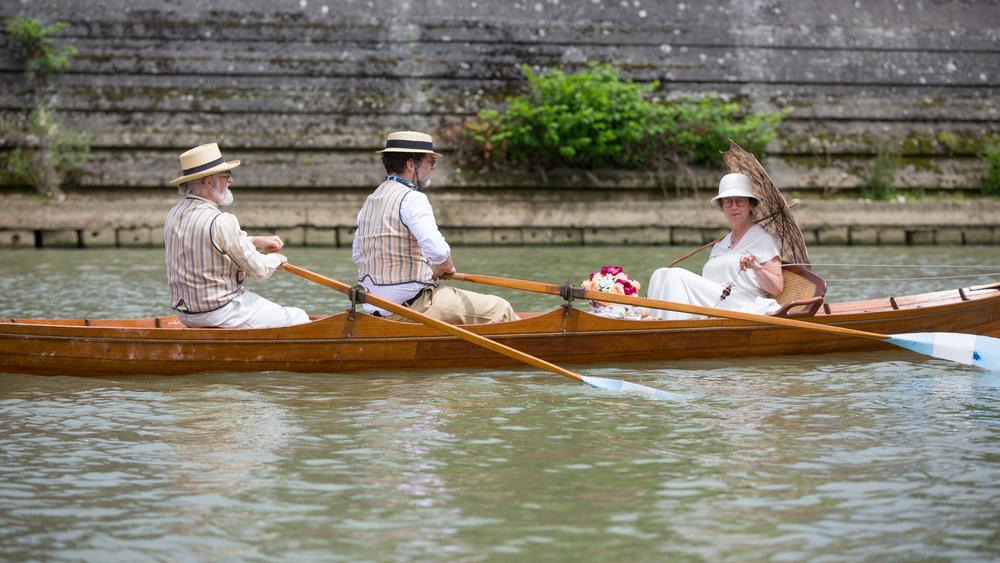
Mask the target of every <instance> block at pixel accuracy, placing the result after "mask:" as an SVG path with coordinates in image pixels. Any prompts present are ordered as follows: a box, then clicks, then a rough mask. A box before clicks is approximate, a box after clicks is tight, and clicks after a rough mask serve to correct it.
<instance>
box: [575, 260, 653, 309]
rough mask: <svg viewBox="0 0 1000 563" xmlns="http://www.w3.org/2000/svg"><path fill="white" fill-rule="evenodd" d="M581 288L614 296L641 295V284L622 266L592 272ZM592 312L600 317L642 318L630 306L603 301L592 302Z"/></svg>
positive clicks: (605, 267)
mask: <svg viewBox="0 0 1000 563" xmlns="http://www.w3.org/2000/svg"><path fill="white" fill-rule="evenodd" d="M580 287H582V288H583V289H586V290H587V291H599V292H601V293H609V294H612V295H639V288H640V287H641V286H640V285H639V282H637V281H635V280H633V279H632V278H630V277H629V275H628V274H626V273H625V272H624V271H623V270H622V268H621V266H604V267H602V268H601V269H600V271H597V272H591V273H590V277H589V278H587V279H586V280H584V281H583V283H581V284H580ZM590 307H591V310H592V311H593V312H594V313H595V314H598V315H602V316H605V317H615V318H620V319H624V318H640V317H641V315H640V314H639V313H638V311H636V310H635V308H634V307H630V306H629V305H618V304H612V303H605V302H603V301H594V300H592V301H591V302H590Z"/></svg>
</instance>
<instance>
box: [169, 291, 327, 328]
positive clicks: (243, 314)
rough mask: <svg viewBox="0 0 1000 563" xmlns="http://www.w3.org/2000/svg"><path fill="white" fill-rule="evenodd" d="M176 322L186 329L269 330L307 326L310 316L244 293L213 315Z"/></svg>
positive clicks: (180, 315)
mask: <svg viewBox="0 0 1000 563" xmlns="http://www.w3.org/2000/svg"><path fill="white" fill-rule="evenodd" d="M177 318H178V319H180V321H181V322H182V323H184V326H186V327H189V328H272V327H279V326H289V325H298V324H303V323H307V322H309V315H307V314H306V312H305V311H303V310H302V309H299V308H298V307H282V306H281V305H278V304H277V303H274V302H273V301H268V300H267V299H264V298H263V297H261V296H259V295H257V294H256V293H254V292H252V291H244V292H243V293H241V294H240V295H238V296H237V297H236V298H235V299H233V300H232V301H230V302H229V303H227V304H226V305H225V306H223V307H220V308H218V309H216V310H214V311H209V312H207V313H197V314H193V315H191V314H187V313H182V312H180V311H178V312H177Z"/></svg>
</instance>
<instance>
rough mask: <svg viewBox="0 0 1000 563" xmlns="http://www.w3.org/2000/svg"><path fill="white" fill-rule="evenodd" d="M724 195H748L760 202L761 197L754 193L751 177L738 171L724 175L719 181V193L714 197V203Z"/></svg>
mask: <svg viewBox="0 0 1000 563" xmlns="http://www.w3.org/2000/svg"><path fill="white" fill-rule="evenodd" d="M724 197H748V198H750V199H752V200H754V201H756V202H758V203H759V202H760V199H758V198H757V196H755V195H753V182H751V181H750V177H749V176H747V175H746V174H740V173H738V172H737V173H733V174H726V175H725V176H723V177H722V180H720V181H719V195H717V196H715V197H713V198H712V203H717V202H718V201H719V200H720V199H722V198H724Z"/></svg>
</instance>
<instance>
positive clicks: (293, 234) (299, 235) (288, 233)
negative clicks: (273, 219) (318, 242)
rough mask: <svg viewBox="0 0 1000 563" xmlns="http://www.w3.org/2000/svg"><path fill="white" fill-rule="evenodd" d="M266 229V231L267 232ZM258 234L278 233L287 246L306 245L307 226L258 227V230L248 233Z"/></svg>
mask: <svg viewBox="0 0 1000 563" xmlns="http://www.w3.org/2000/svg"><path fill="white" fill-rule="evenodd" d="M265 231H266V232H265ZM248 234H250V235H256V236H266V235H278V236H279V237H281V241H282V242H284V243H285V246H305V245H306V229H305V227H288V228H284V229H258V230H256V232H253V233H248Z"/></svg>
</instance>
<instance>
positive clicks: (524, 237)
mask: <svg viewBox="0 0 1000 563" xmlns="http://www.w3.org/2000/svg"><path fill="white" fill-rule="evenodd" d="M991 236H992V233H991ZM521 242H522V244H526V245H530V246H550V245H551V244H552V229H547V228H537V227H525V228H523V229H521Z"/></svg>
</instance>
